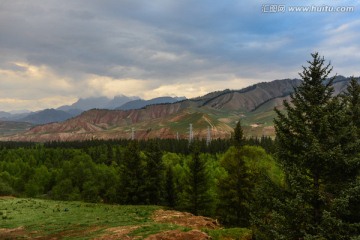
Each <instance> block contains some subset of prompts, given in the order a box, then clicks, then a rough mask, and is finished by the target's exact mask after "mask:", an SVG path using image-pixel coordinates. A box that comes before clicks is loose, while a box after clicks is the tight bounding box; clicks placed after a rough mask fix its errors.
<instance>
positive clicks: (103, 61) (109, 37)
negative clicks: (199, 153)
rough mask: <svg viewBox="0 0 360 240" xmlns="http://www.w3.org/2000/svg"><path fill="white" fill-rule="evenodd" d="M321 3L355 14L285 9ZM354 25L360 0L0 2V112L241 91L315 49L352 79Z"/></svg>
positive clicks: (286, 74) (286, 72) (359, 70)
mask: <svg viewBox="0 0 360 240" xmlns="http://www.w3.org/2000/svg"><path fill="white" fill-rule="evenodd" d="M269 4H270V5H272V4H281V5H285V11H284V12H280V13H269V12H268V11H269V10H270V8H269V7H270V6H269ZM325 5H326V6H329V7H337V6H351V7H354V10H353V11H352V12H341V13H340V12H337V13H335V12H318V13H315V12H290V10H289V7H291V6H325ZM263 10H265V12H264V11H263ZM359 29H360V1H347V0H336V1H322V0H301V1H297V0H273V1H269V0H257V1H254V0H241V1H240V0H237V1H235V0H222V1H210V0H196V1H194V0H181V1H175V0H152V1H149V0H120V1H119V0H71V1H70V0H62V1H58V0H31V1H25V0H2V1H1V2H0V110H3V111H9V110H19V109H30V110H38V109H43V108H48V107H57V106H60V105H64V104H70V103H72V102H74V101H76V99H77V98H79V97H90V96H108V97H113V96H115V95H119V94H125V95H128V96H140V97H142V98H145V99H149V98H153V97H158V96H164V95H170V96H171V95H177V96H186V97H195V96H199V95H203V94H205V93H207V92H210V91H214V90H222V89H225V88H230V89H240V88H243V87H246V86H248V85H251V84H254V83H256V82H261V81H271V80H274V79H283V78H295V77H297V76H298V74H297V73H298V72H299V71H301V66H302V65H306V60H309V58H310V53H311V52H315V51H319V52H320V54H321V55H323V56H325V58H326V59H328V60H331V63H332V64H333V66H334V73H338V74H341V75H345V76H351V75H355V76H359V75H360V67H359V66H360V54H359V52H360V31H359Z"/></svg>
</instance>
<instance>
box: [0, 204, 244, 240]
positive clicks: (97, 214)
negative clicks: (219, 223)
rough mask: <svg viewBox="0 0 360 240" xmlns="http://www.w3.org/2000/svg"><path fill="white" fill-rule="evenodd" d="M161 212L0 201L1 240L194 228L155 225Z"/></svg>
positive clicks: (141, 235) (138, 235)
mask: <svg viewBox="0 0 360 240" xmlns="http://www.w3.org/2000/svg"><path fill="white" fill-rule="evenodd" d="M160 209H161V207H158V206H120V205H107V204H92V203H84V202H63V201H52V200H42V199H25V198H12V197H3V198H1V197H0V239H18V238H20V239H31V238H39V239H145V238H146V237H148V236H150V235H153V234H156V233H161V232H166V231H170V230H178V231H181V232H187V231H190V230H192V229H193V228H196V227H192V226H181V225H178V224H174V223H171V222H158V221H155V220H154V219H153V217H152V216H153V214H154V212H156V211H159V210H160ZM201 230H202V231H203V232H206V233H207V234H208V235H210V236H211V237H212V239H250V238H249V236H250V232H249V230H246V229H239V228H236V229H220V228H219V229H201Z"/></svg>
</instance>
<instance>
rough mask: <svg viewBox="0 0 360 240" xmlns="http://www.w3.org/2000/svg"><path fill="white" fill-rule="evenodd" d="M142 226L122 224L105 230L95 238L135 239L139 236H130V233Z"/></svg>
mask: <svg viewBox="0 0 360 240" xmlns="http://www.w3.org/2000/svg"><path fill="white" fill-rule="evenodd" d="M139 227H140V226H122V227H113V228H108V229H106V230H105V232H106V233H105V234H103V235H102V236H100V237H97V238H94V240H107V239H109V240H112V239H126V240H134V239H138V238H139V237H130V236H128V234H129V233H131V232H132V231H134V230H135V229H137V228H139Z"/></svg>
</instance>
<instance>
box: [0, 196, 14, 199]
mask: <svg viewBox="0 0 360 240" xmlns="http://www.w3.org/2000/svg"><path fill="white" fill-rule="evenodd" d="M14 198H16V197H14V196H0V199H14Z"/></svg>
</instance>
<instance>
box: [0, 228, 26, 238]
mask: <svg viewBox="0 0 360 240" xmlns="http://www.w3.org/2000/svg"><path fill="white" fill-rule="evenodd" d="M19 236H21V237H24V238H28V237H29V236H28V234H27V233H26V231H25V228H24V227H18V228H0V239H18V238H19Z"/></svg>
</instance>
